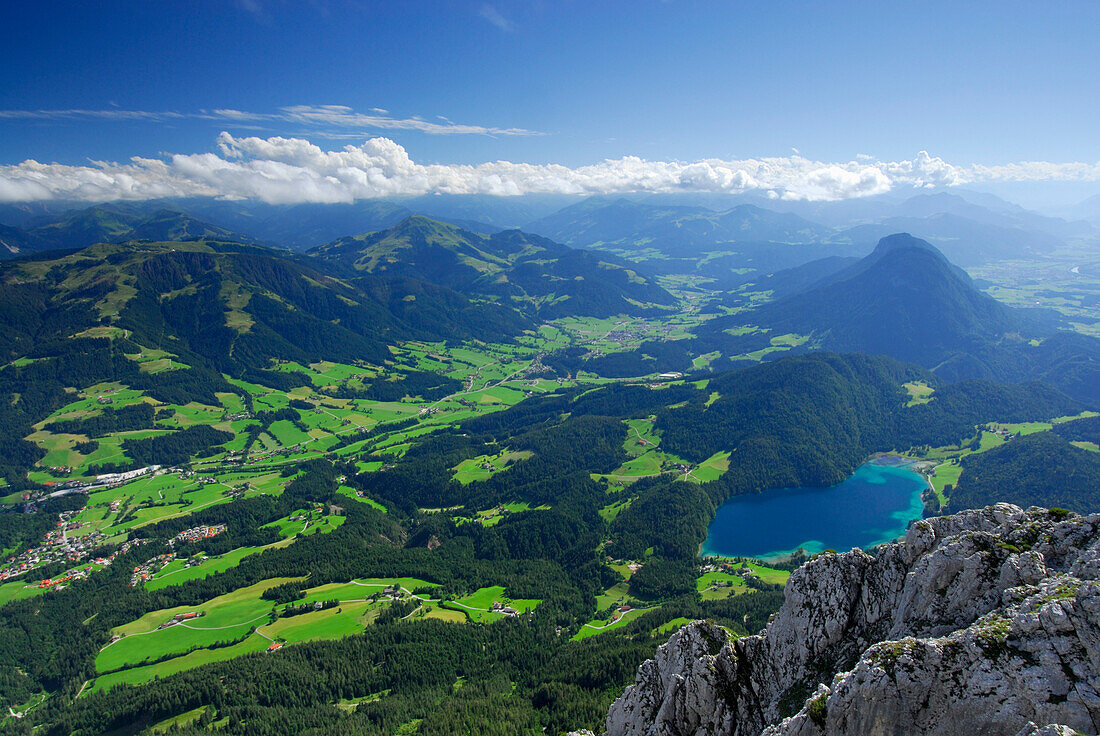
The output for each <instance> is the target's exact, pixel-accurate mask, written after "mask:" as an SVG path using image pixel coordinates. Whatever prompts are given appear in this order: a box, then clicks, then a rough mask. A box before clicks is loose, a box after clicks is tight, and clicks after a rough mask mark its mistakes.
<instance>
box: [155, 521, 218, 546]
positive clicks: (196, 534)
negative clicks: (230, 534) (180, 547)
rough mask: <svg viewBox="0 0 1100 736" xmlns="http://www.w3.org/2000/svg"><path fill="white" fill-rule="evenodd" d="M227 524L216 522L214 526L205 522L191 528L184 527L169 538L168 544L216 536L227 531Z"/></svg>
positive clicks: (172, 544)
mask: <svg viewBox="0 0 1100 736" xmlns="http://www.w3.org/2000/svg"><path fill="white" fill-rule="evenodd" d="M225 528H226V527H225V524H215V525H213V526H207V525H206V524H203V525H201V526H194V527H191V528H190V529H184V530H183V531H182V532H180V533H179V534H177V535H176V536H174V537H172V538H171V539H170V540H168V545H169V546H170V547H171V546H175V545H176V543H178V542H198V541H200V540H202V539H210V538H211V537H216V536H218V535H219V534H221V533H222V532H224V531H225Z"/></svg>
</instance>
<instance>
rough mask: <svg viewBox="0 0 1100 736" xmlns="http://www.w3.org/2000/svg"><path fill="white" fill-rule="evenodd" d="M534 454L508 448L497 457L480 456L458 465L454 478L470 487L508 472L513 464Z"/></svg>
mask: <svg viewBox="0 0 1100 736" xmlns="http://www.w3.org/2000/svg"><path fill="white" fill-rule="evenodd" d="M534 454H535V453H533V452H531V451H530V450H516V451H511V450H508V449H507V448H506V449H503V450H501V451H500V452H499V453H497V454H495V455H478V456H477V457H471V458H468V459H466V460H463V461H462V462H460V463H459V464H458V465H456V466H455V467H454V476H453V477H454V479H455V480H457V481H458V482H459V483H461V484H462V485H469V484H470V483H473V482H474V481H478V480H488V479H489V478H491V477H493V476H494V475H496V474H497V473H499V472H500V471H502V470H506V469H507V468H508V467H509V466H510V465H511V464H512V463H514V462H518V461H520V460H526V459H527V458H529V457H531V456H532V455H534Z"/></svg>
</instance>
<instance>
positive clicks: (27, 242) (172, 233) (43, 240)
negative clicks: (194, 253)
mask: <svg viewBox="0 0 1100 736" xmlns="http://www.w3.org/2000/svg"><path fill="white" fill-rule="evenodd" d="M41 219H42V218H39V222H40V224H37V225H32V226H30V227H27V228H25V229H24V228H15V227H9V226H4V225H0V247H2V248H3V249H4V250H5V251H7V252H6V253H4V252H0V255H15V254H18V253H22V252H35V251H45V250H57V249H71V248H85V247H87V246H89V245H94V244H95V243H122V242H126V241H128V240H155V241H164V242H170V241H182V240H195V239H199V238H210V239H214V240H225V241H232V242H239V243H255V242H257V241H256V239H255V238H253V237H251V236H248V235H243V234H241V233H236V232H233V231H231V230H227V229H226V228H222V227H218V226H217V225H211V224H210V223H208V222H203V221H201V220H198V219H195V218H193V217H190V216H188V215H186V214H184V213H182V212H178V211H174V210H170V209H158V210H155V211H153V212H147V211H145V210H144V208H134V207H126V206H115V205H100V206H96V207H89V208H87V209H83V210H78V211H76V212H70V213H67V214H66V215H65V216H62V217H60V218H53V219H47V221H46V222H41Z"/></svg>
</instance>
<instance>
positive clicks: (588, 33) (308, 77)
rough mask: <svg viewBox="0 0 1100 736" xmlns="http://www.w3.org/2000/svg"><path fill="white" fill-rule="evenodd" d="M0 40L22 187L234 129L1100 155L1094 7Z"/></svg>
mask: <svg viewBox="0 0 1100 736" xmlns="http://www.w3.org/2000/svg"><path fill="white" fill-rule="evenodd" d="M0 27H4V28H6V29H8V30H9V33H8V34H6V36H7V38H6V43H5V44H4V45H3V47H2V48H0V69H2V70H3V72H0V165H8V167H9V170H8V171H7V172H6V173H0V177H2V176H7V177H8V178H9V179H10V180H14V179H15V178H17V177H19V176H24V177H25V176H29V174H28V173H27V172H26V171H25V170H18V171H16V170H10V166H11V165H14V164H19V163H20V162H23V161H25V160H28V159H31V160H34V161H37V162H42V163H48V162H56V163H59V164H65V165H70V166H87V165H88V162H89V161H118V162H126V161H127V160H129V159H130V157H132V156H142V157H153V158H161V159H164V158H165V157H167V156H170V155H171V154H180V155H184V156H192V157H195V156H198V155H201V154H211V153H212V154H214V155H218V156H225V155H226V154H225V148H224V145H223V146H221V147H220V146H219V135H220V134H222V133H223V132H225V133H228V134H229V135H230V136H231V137H232V140H238V139H241V138H248V137H256V138H260V139H269V138H272V137H275V136H281V137H287V138H295V139H302V140H308V141H310V142H311V143H313V144H314V145H316V146H317V147H319V148H320V149H322V150H323V151H331V150H337V149H341V148H343V147H344V146H347V145H355V146H358V145H361V144H362V143H363V142H364V141H365V140H367V139H368V138H374V137H379V136H384V137H385V138H387V139H389V140H391V141H393V142H395V143H396V144H398V145H400V146H401V147H403V149H404V151H405V152H407V155H408V156H409V157H410V158H411V160H413V161H415V163H416V164H417V165H427V164H444V165H457V164H470V165H479V164H485V163H486V162H495V161H501V160H503V161H508V162H513V163H530V164H537V165H550V164H560V165H562V166H565V167H570V168H573V169H575V168H576V167H583V166H586V165H591V164H597V163H599V162H601V161H603V160H605V159H615V160H618V159H621V158H623V157H640V158H642V159H645V160H647V161H660V162H693V161H699V160H704V159H718V160H721V161H742V160H747V159H751V160H760V159H765V158H769V157H775V158H781V157H791V156H796V155H798V156H801V157H804V158H805V159H806V160H809V161H811V162H815V163H817V164H820V165H821V166H823V167H826V168H827V167H828V166H829V165H831V164H842V165H846V166H848V171H849V172H851V171H855V170H856V169H858V166H856V165H854V164H852V162H856V161H871V162H886V163H897V162H912V161H914V160H915V157H916V156H917V155H918V154H919V152H921V151H927V152H928V153H929V154H930V156H931V157H932V158H933V159H937V160H942V161H943V162H944V163H945V164H946V165H950V166H952V167H963V168H965V170H966V172H967V173H965V174H964V175H963V178H965V179H966V180H967V183H973V182H975V181H981V180H982V179H979V178H976V177H977V176H978V174H975V170H974V169H973V167H974V166H975V165H979V166H983V167H985V166H992V167H1004V166H1005V165H1010V164H1013V163H1016V162H1025V161H1027V162H1036V161H1041V162H1052V163H1055V164H1065V163H1072V162H1082V163H1083V164H1087V165H1090V166H1092V168H1091V169H1087V168H1086V169H1081V168H1080V167H1078V168H1076V169H1071V170H1067V169H1065V168H1063V169H1057V170H1051V171H1050V172H1048V173H1047V174H1044V173H1043V171H1044V170H1041V169H1035V168H1034V167H1032V169H1030V170H1029V171H1028V173H1027V174H1026V177H1027V178H1029V179H1032V180H1034V179H1036V178H1038V179H1040V180H1042V178H1043V177H1044V176H1047V177H1048V178H1055V179H1058V178H1061V179H1065V178H1067V177H1070V178H1072V179H1073V180H1074V181H1077V182H1080V181H1081V180H1082V179H1084V180H1085V181H1086V183H1087V184H1089V185H1091V183H1092V182H1093V181H1094V180H1095V178H1096V171H1095V169H1097V168H1098V167H1097V162H1098V161H1100V136H1097V135H1096V130H1097V120H1100V75H1097V74H1096V69H1097V68H1098V67H1100V63H1098V62H1100V53H1098V52H1097V50H1096V47H1097V44H1096V43H1095V38H1094V36H1095V32H1096V29H1097V28H1100V3H1095V2H1060V3H1042V4H1040V3H1021V2H997V3H987V2H968V3H957V2H955V3H941V2H921V3H900V2H883V1H881V0H880V1H879V2H835V3H822V2H698V3H696V2H645V1H644V0H640V1H636V2H603V3H592V2H570V1H568V0H558V1H556V2H550V1H546V2H492V3H485V2H463V1H461V0H455V1H454V2H392V3H372V2H335V1H333V2H326V1H324V0H314V2H306V1H292V0H285V1H283V0H247V1H245V0H238V1H236V2H234V1H233V0H219V1H216V2H215V1H210V2H203V1H201V0H194V1H191V2H167V1H165V2H149V1H148V0H145V1H144V2H102V3H87V2H48V1H43V0H36V2H27V3H6V4H5V6H4V7H3V8H2V9H0ZM322 106H338V107H322ZM74 111H79V112H74ZM229 111H231V112H229ZM221 140H222V143H223V144H224V143H225V139H224V138H223V139H221ZM230 147H231V148H232V147H233V146H232V144H231V145H230ZM233 155H234V156H236V157H237V158H240V156H241V155H242V153H241V149H239V148H238V149H236V151H235V153H234V154H233ZM243 155H246V156H251V157H255V156H260V157H261V158H262V157H264V156H274V158H275V159H276V160H283V158H285V157H282V158H281V156H282V154H270V153H257V152H256V151H255V150H250V151H248V152H247V153H246V154H243ZM299 163H300V162H299ZM850 164H851V165H850ZM383 168H384V167H383ZM794 168H795V169H797V170H798V171H801V172H802V174H800V175H802V176H808V174H807V173H806V171H807V170H808V169H807V167H806V166H801V165H796V166H794ZM733 169H734V170H740V169H738V167H736V166H734V167H733ZM486 171H487V170H486ZM748 171H749V172H750V173H751V174H752V175H753V177H754V178H753V182H754V183H759V184H760V185H761V186H763V187H765V188H768V187H770V188H777V189H778V190H779V191H780V192H786V191H788V190H787V189H784V188H783V187H784V186H785V184H784V182H785V181H786V180H785V179H783V178H782V177H781V176H779V177H778V178H774V177H773V178H774V181H773V179H770V178H768V177H767V176H764V177H761V176H760V175H759V174H760V172H759V169H758V168H753V167H749V169H748ZM883 171H884V172H885V174H884V175H885V176H886V177H887V178H888V179H891V180H893V179H892V177H894V176H895V174H894V173H891V171H892V170H889V169H888V168H886V169H883ZM57 173H58V172H51V174H50V175H51V176H53V175H56V174H57ZM611 173H612V172H610V171H609V172H602V174H601V176H608V175H611ZM857 173H858V172H857ZM123 174H125V172H121V174H120V172H112V175H123ZM149 175H150V174H148V172H147V171H146V172H142V174H141V176H149ZM174 175H176V176H181V175H182V174H179V172H176V173H175V174H174ZM482 175H483V176H482V178H484V176H485V175H491V176H498V177H499V176H505V177H506V178H507V177H508V176H516V175H517V174H516V173H515V172H514V171H509V172H506V173H504V174H501V173H500V172H499V171H496V170H493V171H492V172H490V174H486V173H485V171H483V172H482ZM539 175H540V176H542V177H543V178H544V179H545V177H546V172H545V171H542V172H541V173H540V174H539ZM1011 175H1013V174H1011V172H1009V171H1008V170H1006V169H1003V168H1001V169H997V170H996V171H995V173H990V172H984V173H982V174H980V176H982V177H985V180H986V181H1000V180H1002V179H1004V177H1006V176H1011ZM43 176H44V175H43ZM677 176H680V177H681V178H682V177H683V174H682V173H678V174H677ZM777 176H778V175H777ZM1015 176H1017V178H1019V177H1020V176H1023V175H1020V174H1019V173H1018V172H1017V174H1015ZM138 178H140V177H138ZM926 178H927V177H926ZM726 179H728V177H726ZM204 181H206V180H205V179H204ZM590 181H591V177H585V178H584V182H585V184H584V185H583V186H585V187H588V186H590V184H589V182H590ZM708 181H709V179H708ZM724 181H725V180H724ZM921 181H922V182H924V181H925V180H924V179H922V180H921ZM9 183H10V182H9ZM208 183H209V182H208ZM933 183H943V182H942V181H940V180H936V181H935V182H933ZM849 184H851V182H849ZM44 186H46V189H47V190H50V187H52V186H54V185H53V184H49V185H48V186H47V185H45V184H44ZM143 186H144V185H143ZM173 186H175V185H173ZM211 186H213V187H214V188H217V187H218V186H222V185H221V184H214V185H211ZM526 186H527V184H525V183H521V184H520V189H521V190H523V191H527V189H526V188H525V187H526ZM540 186H542V185H540ZM592 186H595V187H596V188H598V187H599V186H602V185H601V184H596V185H592ZM698 186H704V185H698ZM705 186H711V185H710V184H706V185H705ZM721 186H726V187H728V186H744V183H743V182H742V183H737V182H735V183H734V184H732V185H731V184H729V182H728V181H726V183H724V184H721ZM873 188H874V183H873V182H872V183H869V184H867V185H866V186H865V187H863V188H860V186H856V185H854V184H851V186H848V187H847V188H841V189H840V190H837V191H838V192H839V193H840V194H845V193H847V194H846V195H845V196H847V195H850V194H852V193H854V194H866V193H868V192H872V190H873ZM24 189H25V187H24V188H22V189H19V191H21V192H22V191H23V190H24ZM811 189H812V188H810V189H807V188H806V187H803V189H801V190H800V189H797V188H793V189H790V190H789V191H792V192H795V194H794V195H792V196H801V195H800V194H799V192H802V191H803V190H805V191H811ZM7 191H8V194H7V195H6V196H7V198H8V199H12V198H16V197H17V196H24V195H16V194H12V192H13V191H15V189H13V188H12V187H8V190H7ZM36 191H37V190H36ZM50 191H55V193H56V191H60V190H57V189H56V187H55V188H54V189H53V190H50ZM112 191H115V190H112ZM196 191H197V190H196ZM249 191H251V190H249ZM586 191H587V190H586ZM829 191H832V190H829ZM4 192H5V189H4V188H3V187H2V186H0V198H3V197H5V194H4ZM27 196H29V195H27ZM58 196H60V195H58ZM104 196H106V195H104ZM246 196H247V193H246ZM353 196H358V195H353Z"/></svg>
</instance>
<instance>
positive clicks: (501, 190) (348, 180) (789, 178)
mask: <svg viewBox="0 0 1100 736" xmlns="http://www.w3.org/2000/svg"><path fill="white" fill-rule="evenodd" d="M336 114H337V115H342V114H343V113H342V112H339V111H337V112H336ZM1049 180H1061V181H1098V180H1100V163H1095V164H1088V163H1062V164H1057V163H1049V162H1044V161H1032V162H1022V163H1014V164H1006V165H999V166H965V167H964V166H956V165H953V164H950V163H948V162H947V161H944V160H943V159H941V158H937V157H934V156H931V155H929V154H928V153H926V152H924V151H922V152H920V153H919V154H917V156H915V157H914V158H913V159H912V160H909V161H877V160H869V159H865V158H859V159H858V160H855V161H849V162H832V163H830V162H822V161H812V160H810V159H807V158H804V157H802V156H799V155H794V156H788V157H781V158H750V159H741V160H730V161H726V160H721V159H705V160H701V161H694V162H682V161H648V160H645V159H642V158H638V157H636V156H627V157H624V158H620V159H613V160H612V159H609V160H605V161H601V162H600V163H596V164H592V165H589V166H580V167H576V168H570V167H567V166H561V165H557V164H524V163H512V162H509V161H491V162H486V163H482V164H477V165H457V164H455V165H450V164H419V163H416V162H415V161H413V159H412V158H411V157H410V156H409V154H408V152H407V151H406V150H405V149H404V148H403V147H402V146H400V145H398V144H397V143H395V142H394V141H392V140H390V139H388V138H381V137H379V138H371V139H369V140H367V141H366V142H365V143H363V144H362V145H358V146H354V145H348V146H345V147H343V148H342V149H340V150H334V151H326V150H323V149H322V148H321V147H319V146H317V145H315V144H313V143H311V142H310V141H308V140H305V139H302V138H281V137H274V138H258V137H237V136H234V135H231V134H229V133H225V132H223V133H221V134H220V135H219V136H218V139H217V152H216V153H199V154H170V155H169V154H166V155H165V156H163V157H162V158H140V157H135V158H132V159H131V160H130V161H129V162H127V163H113V162H92V163H90V164H88V165H85V166H69V165H64V164H43V163H39V162H37V161H33V160H28V161H24V162H23V163H20V164H15V165H5V166H0V202H27V201H38V200H50V199H56V200H77V201H83V202H105V201H113V200H140V199H157V198H161V197H219V198H225V199H255V200H260V201H263V202H267V203H270V204H295V203H304V202H311V203H347V202H354V201H356V200H362V199H378V198H384V197H395V196H411V195H421V194H432V193H439V194H486V195H495V196H519V195H523V194H577V195H590V194H619V193H631V192H651V193H658V192H660V193H667V192H725V193H732V194H737V193H742V192H748V191H761V192H764V193H767V194H768V196H771V197H775V198H780V199H788V200H811V201H828V200H838V199H849V198H853V197H866V196H871V195H875V194H882V193H884V192H887V191H889V190H890V189H891V188H892V187H894V186H897V185H909V186H915V187H938V186H954V185H959V184H969V183H974V182H982V181H1049Z"/></svg>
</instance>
